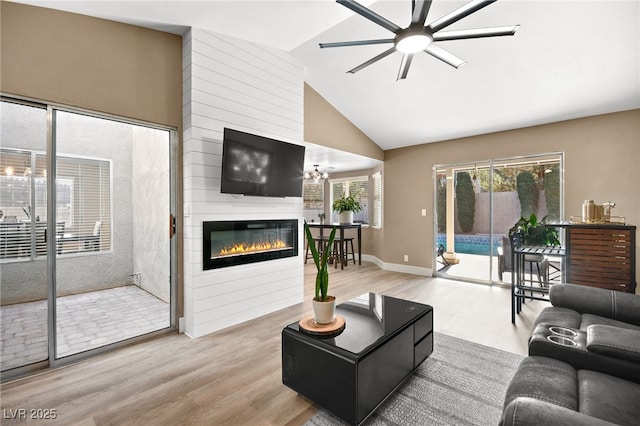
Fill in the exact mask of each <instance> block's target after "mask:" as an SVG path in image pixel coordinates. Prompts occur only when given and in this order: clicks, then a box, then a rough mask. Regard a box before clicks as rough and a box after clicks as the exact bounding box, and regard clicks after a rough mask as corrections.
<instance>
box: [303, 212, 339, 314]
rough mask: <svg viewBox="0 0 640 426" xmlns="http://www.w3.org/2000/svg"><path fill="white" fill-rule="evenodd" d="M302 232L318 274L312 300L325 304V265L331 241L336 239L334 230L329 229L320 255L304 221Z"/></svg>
mask: <svg viewBox="0 0 640 426" xmlns="http://www.w3.org/2000/svg"><path fill="white" fill-rule="evenodd" d="M304 231H305V233H306V235H307V243H308V244H309V249H310V250H311V255H312V256H313V263H315V264H316V269H317V270H318V274H317V275H316V296H315V297H314V300H316V301H318V302H325V301H326V300H327V292H328V291H329V268H328V267H327V263H328V262H329V252H330V251H331V246H332V244H333V240H334V239H335V237H336V228H335V227H333V228H332V229H331V233H330V234H329V240H328V242H327V245H326V249H325V250H323V251H322V255H320V253H319V252H318V248H317V247H316V242H315V240H314V239H313V235H311V229H309V225H308V224H307V222H306V221H305V223H304Z"/></svg>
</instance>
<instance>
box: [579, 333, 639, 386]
mask: <svg viewBox="0 0 640 426" xmlns="http://www.w3.org/2000/svg"><path fill="white" fill-rule="evenodd" d="M587 350H588V351H590V352H595V353H599V354H602V355H605V356H610V357H613V358H620V359H624V360H627V361H631V362H634V363H640V331H639V330H629V329H627V328H620V327H611V326H609V325H601V324H597V325H590V326H589V327H588V328H587ZM623 377H624V376H623Z"/></svg>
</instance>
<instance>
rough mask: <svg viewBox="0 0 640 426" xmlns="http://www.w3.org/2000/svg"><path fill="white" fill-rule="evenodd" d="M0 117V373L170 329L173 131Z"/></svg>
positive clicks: (75, 115)
mask: <svg viewBox="0 0 640 426" xmlns="http://www.w3.org/2000/svg"><path fill="white" fill-rule="evenodd" d="M2 108H3V121H2V123H3V127H2V130H3V132H2V142H3V143H2V150H1V152H0V154H1V157H0V163H1V164H2V170H1V171H0V172H1V175H0V210H2V216H3V217H2V218H1V219H0V231H2V234H1V239H0V249H2V251H1V253H0V262H2V265H1V268H2V272H1V273H2V277H1V278H2V300H1V302H2V303H1V305H0V312H1V314H2V325H1V328H2V361H3V362H2V370H3V375H4V372H5V371H18V370H20V369H25V368H28V369H31V368H32V367H37V366H39V365H38V364H37V363H38V362H39V361H44V363H43V364H44V366H46V365H51V364H56V363H58V361H60V362H64V360H67V359H69V360H70V359H75V358H78V357H82V356H85V354H86V353H87V352H91V351H94V352H95V351H99V350H102V348H104V347H105V346H108V345H112V344H114V343H118V342H122V341H125V340H128V339H131V338H135V337H138V336H142V335H146V334H148V333H154V332H159V331H163V330H164V331H166V330H169V329H171V328H172V327H173V325H174V318H173V315H172V313H173V312H174V311H175V309H173V304H174V301H173V299H174V285H173V279H172V276H173V269H174V265H175V256H174V255H173V250H174V246H175V242H174V241H173V240H172V234H170V229H169V226H168V222H169V220H170V217H172V213H173V211H174V206H175V184H173V180H174V179H175V173H174V172H173V170H172V167H171V164H172V159H173V158H174V157H173V155H172V151H173V150H174V149H175V132H174V131H171V130H170V129H162V128H155V127H151V126H147V125H140V124H138V123H133V122H127V121H124V120H120V119H113V118H110V117H104V116H98V115H94V114H89V113H86V112H78V111H71V110H63V109H59V108H53V107H48V108H47V107H44V106H43V107H39V108H37V107H32V106H27V105H21V104H19V103H13V102H5V101H3V102H2ZM5 111H7V112H9V113H8V114H4V113H5ZM36 129H38V131H36ZM5 141H7V142H10V143H9V144H6V143H5ZM11 144H14V145H15V146H11ZM7 145H9V146H7ZM27 325H28V327H26V326H27ZM18 336H19V337H20V338H21V340H18V339H17V337H18ZM34 363H35V364H36V365H34ZM16 369H17V370H16Z"/></svg>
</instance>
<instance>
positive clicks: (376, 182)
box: [371, 172, 382, 228]
mask: <svg viewBox="0 0 640 426" xmlns="http://www.w3.org/2000/svg"><path fill="white" fill-rule="evenodd" d="M371 180H372V182H373V197H372V199H373V217H372V219H371V225H372V226H375V227H377V228H379V227H382V173H380V172H376V173H374V174H373V175H372V176H371Z"/></svg>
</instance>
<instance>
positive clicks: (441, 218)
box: [436, 185, 447, 232]
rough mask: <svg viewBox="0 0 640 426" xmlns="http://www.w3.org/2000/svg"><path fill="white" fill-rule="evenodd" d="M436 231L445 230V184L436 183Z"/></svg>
mask: <svg viewBox="0 0 640 426" xmlns="http://www.w3.org/2000/svg"><path fill="white" fill-rule="evenodd" d="M436 197H437V201H438V232H445V231H446V230H447V186H446V185H438V193H437V195H436Z"/></svg>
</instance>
